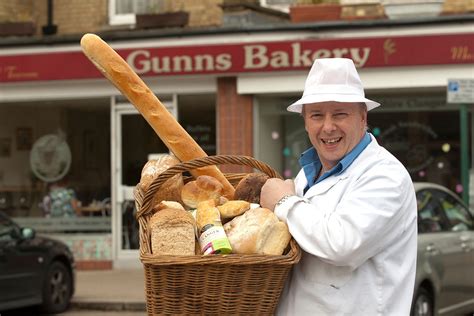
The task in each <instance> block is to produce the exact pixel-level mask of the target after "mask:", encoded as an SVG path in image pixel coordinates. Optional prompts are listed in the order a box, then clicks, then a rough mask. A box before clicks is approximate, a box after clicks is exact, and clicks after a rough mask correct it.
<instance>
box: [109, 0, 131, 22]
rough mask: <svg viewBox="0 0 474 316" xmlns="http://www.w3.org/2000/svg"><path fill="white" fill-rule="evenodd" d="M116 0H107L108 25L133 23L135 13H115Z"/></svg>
mask: <svg viewBox="0 0 474 316" xmlns="http://www.w3.org/2000/svg"><path fill="white" fill-rule="evenodd" d="M116 1H117V0H110V1H109V24H110V25H135V24H136V23H137V19H136V16H135V13H127V14H116V13H115V12H116V8H117V4H116Z"/></svg>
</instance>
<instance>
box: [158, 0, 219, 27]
mask: <svg viewBox="0 0 474 316" xmlns="http://www.w3.org/2000/svg"><path fill="white" fill-rule="evenodd" d="M222 3H223V0H166V1H165V2H164V3H163V6H162V9H163V12H176V11H186V12H189V22H188V26H190V27H199V26H215V25H220V24H221V23H222V14H223V13H222V7H221V5H222Z"/></svg>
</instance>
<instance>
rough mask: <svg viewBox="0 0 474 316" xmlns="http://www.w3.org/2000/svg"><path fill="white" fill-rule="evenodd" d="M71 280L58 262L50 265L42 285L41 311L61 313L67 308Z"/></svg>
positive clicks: (69, 275)
mask: <svg viewBox="0 0 474 316" xmlns="http://www.w3.org/2000/svg"><path fill="white" fill-rule="evenodd" d="M71 293H72V279H71V274H70V273H69V270H68V269H67V268H66V266H65V265H64V264H63V263H62V262H59V261H55V262H53V263H52V264H51V266H50V267H49V269H48V272H47V274H46V278H45V282H44V285H43V304H42V309H43V311H45V312H48V313H61V312H63V311H65V310H66V309H67V307H68V306H69V301H70V299H71Z"/></svg>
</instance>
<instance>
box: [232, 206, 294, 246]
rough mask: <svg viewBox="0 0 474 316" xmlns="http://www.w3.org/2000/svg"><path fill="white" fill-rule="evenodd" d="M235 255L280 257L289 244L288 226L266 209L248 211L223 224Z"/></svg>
mask: <svg viewBox="0 0 474 316" xmlns="http://www.w3.org/2000/svg"><path fill="white" fill-rule="evenodd" d="M224 230H225V232H226V234H227V238H228V239H229V242H230V245H231V246H232V251H233V253H237V254H265V255H281V254H283V251H284V250H285V248H286V247H287V245H288V243H289V242H290V239H291V235H290V232H289V230H288V226H286V224H285V223H283V222H281V221H280V220H279V219H278V218H277V216H276V215H275V214H274V213H273V212H272V211H270V210H269V209H266V208H255V209H250V210H248V211H247V212H245V213H244V214H243V215H240V216H237V217H235V218H234V219H233V220H231V221H230V222H228V223H226V224H224Z"/></svg>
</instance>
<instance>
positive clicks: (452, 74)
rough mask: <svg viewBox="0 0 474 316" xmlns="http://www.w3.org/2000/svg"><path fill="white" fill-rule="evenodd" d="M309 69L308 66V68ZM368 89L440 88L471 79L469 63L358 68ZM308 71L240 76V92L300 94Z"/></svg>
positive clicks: (238, 84) (238, 80)
mask: <svg viewBox="0 0 474 316" xmlns="http://www.w3.org/2000/svg"><path fill="white" fill-rule="evenodd" d="M308 70H309V69H308ZM359 74H360V77H361V80H362V82H363V84H364V87H365V89H366V90H367V89H384V90H385V89H399V88H441V87H445V86H446V85H447V83H448V78H470V77H472V70H471V69H470V67H467V66H466V65H447V66H446V65H435V66H416V67H384V68H367V69H362V70H360V71H359ZM306 75H307V71H305V72H291V73H282V72H280V73H276V72H272V73H267V74H254V75H253V74H248V75H241V76H239V77H238V78H237V93H238V94H264V93H301V92H302V91H303V88H304V83H305V80H306Z"/></svg>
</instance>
